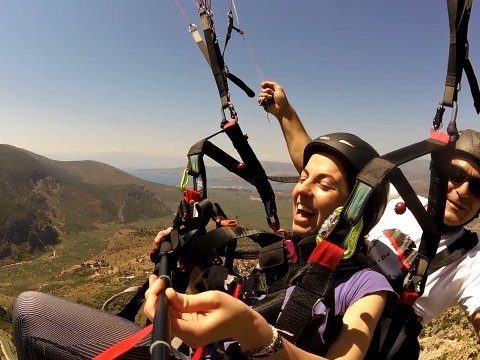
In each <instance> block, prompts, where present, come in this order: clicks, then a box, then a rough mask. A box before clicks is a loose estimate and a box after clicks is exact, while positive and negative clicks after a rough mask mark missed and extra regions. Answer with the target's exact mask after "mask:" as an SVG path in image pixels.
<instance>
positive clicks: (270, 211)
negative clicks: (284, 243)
mask: <svg viewBox="0 0 480 360" xmlns="http://www.w3.org/2000/svg"><path fill="white" fill-rule="evenodd" d="M223 129H224V131H225V133H226V134H227V136H228V137H229V138H230V140H231V141H232V144H233V146H234V147H235V149H236V150H237V152H238V154H239V155H240V157H241V159H242V160H243V163H244V165H245V168H246V169H247V170H248V171H250V173H253V174H256V179H255V182H254V183H253V185H254V186H255V188H256V189H257V191H258V194H259V195H260V198H261V199H262V202H263V205H264V207H265V213H266V214H267V222H268V225H269V226H270V227H271V228H272V229H273V230H274V231H278V230H279V228H280V222H279V220H278V214H277V205H276V203H275V193H274V191H273V189H272V185H271V184H270V181H269V180H268V177H267V174H266V173H265V170H264V169H263V167H262V165H261V164H260V162H259V161H258V158H257V156H256V155H255V153H254V152H253V150H252V148H251V147H250V145H249V143H248V137H247V136H246V135H244V134H243V133H242V130H241V129H240V125H239V124H238V121H235V120H232V121H230V122H228V123H226V124H224V125H223Z"/></svg>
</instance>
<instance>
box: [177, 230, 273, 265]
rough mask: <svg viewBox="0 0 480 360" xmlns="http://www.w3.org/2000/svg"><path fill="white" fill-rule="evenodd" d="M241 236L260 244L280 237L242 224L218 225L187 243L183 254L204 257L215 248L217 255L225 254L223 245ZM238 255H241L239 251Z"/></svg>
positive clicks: (189, 256)
mask: <svg viewBox="0 0 480 360" xmlns="http://www.w3.org/2000/svg"><path fill="white" fill-rule="evenodd" d="M241 238H250V239H252V240H253V241H254V242H256V243H258V244H259V245H260V246H266V245H268V244H272V243H274V242H277V241H279V239H282V237H281V236H280V235H277V234H274V233H271V232H267V231H263V230H256V229H248V228H244V227H242V226H227V227H219V228H216V229H213V230H211V231H208V232H207V233H206V234H204V235H202V236H200V237H198V238H196V239H195V240H194V241H193V242H192V243H191V244H189V245H188V252H186V253H185V256H187V259H190V258H191V259H192V261H194V260H195V259H204V258H207V257H208V255H209V254H210V253H211V252H212V251H213V250H216V251H217V252H218V254H219V255H225V253H224V251H225V246H226V245H228V244H229V243H231V242H233V241H235V240H238V239H241ZM239 256H242V255H241V254H240V253H239ZM256 257H258V255H257V256H256Z"/></svg>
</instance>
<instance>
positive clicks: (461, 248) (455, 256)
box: [428, 229, 478, 275]
mask: <svg viewBox="0 0 480 360" xmlns="http://www.w3.org/2000/svg"><path fill="white" fill-rule="evenodd" d="M477 244H478V235H477V233H474V232H472V231H470V230H466V229H465V233H464V234H463V235H462V236H461V237H460V238H459V239H457V240H455V241H454V242H453V243H452V244H451V245H450V246H447V248H446V249H444V250H442V251H440V252H439V253H438V254H437V255H435V258H434V259H433V261H432V262H431V263H430V265H429V267H428V275H430V274H433V273H434V272H435V271H437V270H438V269H440V268H442V267H444V266H447V265H450V264H452V263H454V262H455V261H457V260H460V258H462V257H463V256H464V255H465V254H466V253H468V252H469V251H470V250H472V249H473V248H474V247H475V245H477Z"/></svg>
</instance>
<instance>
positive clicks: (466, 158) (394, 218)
mask: <svg viewBox="0 0 480 360" xmlns="http://www.w3.org/2000/svg"><path fill="white" fill-rule="evenodd" d="M259 103H260V104H261V105H264V104H269V105H268V106H267V105H265V109H266V110H267V111H269V112H271V113H272V114H274V115H275V116H276V117H277V119H278V120H279V124H280V126H281V128H282V131H283V134H284V136H285V140H286V142H287V147H288V149H289V153H290V156H291V158H292V161H293V163H294V165H295V167H296V168H297V170H298V169H299V167H301V164H302V152H301V151H300V150H299V149H300V148H301V147H302V146H305V145H306V144H307V143H308V142H309V141H310V140H309V139H310V138H309V136H308V134H307V133H306V131H305V129H304V127H303V125H302V123H301V121H300V119H299V117H298V115H297V113H296V112H295V110H294V109H293V108H292V107H291V106H290V104H289V103H288V100H287V97H286V95H285V92H284V91H283V89H282V87H281V86H280V85H279V84H277V83H276V82H271V81H266V82H264V83H262V85H261V91H260V95H259ZM447 175H448V177H449V182H448V189H447V200H446V203H445V214H444V225H443V227H442V229H441V239H440V244H439V247H438V249H437V254H439V253H441V252H444V251H445V249H446V248H452V249H453V248H458V247H460V248H463V249H464V250H463V251H462V254H463V255H462V256H461V257H460V258H458V259H457V260H456V261H453V262H450V261H449V263H447V262H445V264H444V265H443V266H440V267H437V266H436V267H435V269H436V271H435V272H433V273H432V274H431V275H430V276H428V278H427V280H426V285H425V291H424V293H423V295H422V296H421V297H420V298H419V299H418V300H417V301H416V302H415V303H414V305H413V310H414V313H413V314H412V315H413V316H415V315H417V316H418V318H417V319H414V320H413V322H421V324H426V323H427V322H428V321H430V320H432V319H435V318H436V317H439V316H441V315H442V314H443V313H444V312H445V311H446V310H447V308H449V307H450V306H455V305H458V306H460V307H462V308H463V309H464V310H465V311H466V313H467V315H468V319H469V320H470V322H471V323H472V325H473V327H474V329H475V332H476V333H477V336H478V338H479V339H480V293H479V292H478V288H479V287H480V266H478V264H479V261H480V244H479V243H478V242H477V243H476V245H474V244H475V241H476V239H474V240H473V241H469V240H468V239H469V238H470V237H471V236H472V235H471V233H469V231H468V230H466V229H465V228H464V225H467V224H470V223H471V222H472V221H473V220H475V219H476V218H477V217H478V214H479V211H480V133H479V132H477V131H475V130H471V129H467V130H464V131H460V137H459V139H458V140H457V142H456V143H455V150H454V153H453V158H452V162H451V166H450V168H449V169H448V174H447ZM389 198H390V199H389V202H388V204H387V206H386V209H385V215H384V216H383V217H382V218H381V219H380V221H379V223H378V224H377V225H376V226H375V227H374V228H373V229H372V231H371V232H370V234H369V236H368V241H369V243H370V244H372V245H373V246H371V248H370V251H369V253H368V258H369V259H370V261H369V262H370V263H371V264H372V267H373V266H375V267H376V268H378V269H379V271H381V272H382V273H383V274H385V275H386V276H387V277H388V278H389V279H392V280H394V279H395V278H397V277H398V276H399V275H400V274H401V267H402V265H401V263H400V261H399V259H398V256H396V251H395V250H394V249H392V248H391V244H390V241H389V239H386V237H385V235H384V230H386V229H389V231H391V230H392V229H398V230H399V231H396V233H397V234H398V236H400V237H401V236H405V235H406V236H408V237H409V238H410V239H412V240H413V241H414V242H416V243H418V242H419V241H420V238H421V235H422V228H421V227H420V226H419V225H418V223H417V220H416V219H415V217H414V216H413V215H412V213H411V212H410V211H409V210H408V209H406V211H402V212H400V214H401V215H399V213H398V211H397V208H396V205H397V204H402V202H403V199H402V198H401V197H400V196H399V195H398V194H395V193H394V192H392V193H391V194H389ZM420 200H421V201H422V203H423V204H424V205H426V204H427V199H425V198H422V197H420ZM473 238H475V233H473ZM462 243H463V244H466V243H467V244H469V246H468V247H467V246H465V245H461V244H462ZM437 257H438V255H437ZM434 261H435V260H434ZM419 325H420V323H417V324H415V326H412V327H411V328H413V329H414V330H413V332H412V334H410V333H407V337H408V338H409V339H411V340H412V342H413V343H412V342H410V343H409V342H405V343H403V344H400V345H399V348H398V351H399V352H398V353H397V354H396V355H395V356H398V357H399V358H402V355H404V354H403V353H402V352H403V351H404V350H406V353H407V354H408V355H407V357H408V358H412V359H413V358H416V357H418V352H419V346H418V343H417V344H415V343H416V342H417V339H416V337H417V335H418V332H419V330H420V329H421V326H419ZM407 330H408V329H407ZM398 338H400V337H398ZM479 341H480V340H479ZM396 345H397V344H396ZM396 345H395V346H396ZM393 350H394V351H395V349H393ZM415 351H416V352H417V354H416V355H415ZM390 355H391V354H390ZM389 358H390V357H389ZM403 358H406V357H405V356H403Z"/></svg>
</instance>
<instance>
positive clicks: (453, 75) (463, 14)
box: [442, 0, 480, 113]
mask: <svg viewBox="0 0 480 360" xmlns="http://www.w3.org/2000/svg"><path fill="white" fill-rule="evenodd" d="M447 8H448V18H449V25H450V48H449V53H448V66H447V75H446V79H445V90H444V94H443V100H442V105H444V106H448V107H453V105H454V102H456V101H457V95H458V91H459V83H460V81H461V80H462V73H463V70H464V67H465V64H466V60H468V38H467V34H468V22H469V20H470V12H471V8H472V0H447ZM467 67H468V68H469V70H468V71H469V77H468V80H469V83H470V87H471V89H472V95H473V96H474V102H475V103H476V104H478V102H479V98H478V97H477V98H476V97H475V96H478V94H479V91H478V84H477V86H476V87H475V83H476V81H471V80H472V79H474V78H475V74H474V73H473V68H472V67H471V64H470V63H469V62H468V64H467ZM475 108H476V110H477V113H479V112H480V107H477V106H475Z"/></svg>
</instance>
